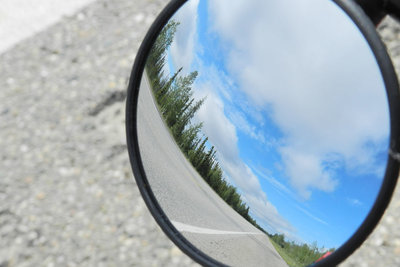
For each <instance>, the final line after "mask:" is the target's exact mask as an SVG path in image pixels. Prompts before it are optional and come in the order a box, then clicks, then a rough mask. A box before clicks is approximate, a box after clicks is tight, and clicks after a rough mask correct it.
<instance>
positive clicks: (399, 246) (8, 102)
mask: <svg viewBox="0 0 400 267" xmlns="http://www.w3.org/2000/svg"><path fill="white" fill-rule="evenodd" d="M166 3H167V0H134V1H132V0H129V1H128V0H98V1H96V2H95V3H93V4H91V5H89V6H87V7H85V8H84V9H82V10H81V11H79V12H78V13H76V14H75V15H73V16H70V17H64V18H63V19H62V21H60V22H59V23H58V24H56V25H54V26H52V27H50V28H48V29H46V30H45V31H43V32H41V33H39V34H37V35H35V36H34V37H32V38H29V39H27V40H25V41H23V42H21V43H19V44H18V45H16V46H15V47H14V48H13V49H11V50H9V51H7V52H6V53H4V54H2V55H0V62H1V64H0V88H1V90H0V147H1V151H0V266H1V267H6V266H197V264H195V263H194V262H193V261H192V260H190V259H189V258H188V257H187V256H186V255H184V254H182V252H180V250H179V249H177V248H176V247H175V246H174V245H173V244H172V242H171V241H169V240H168V239H167V238H166V236H165V235H164V234H163V233H162V231H161V230H160V228H159V227H158V226H157V225H156V223H155V222H154V220H153V219H152V217H151V215H150V213H149V212H148V211H147V209H146V207H145V204H144V203H143V201H142V199H141V196H140V194H139V191H138V189H137V186H136V184H135V182H134V180H133V177H132V172H131V167H130V164H129V159H128V155H127V151H126V142H125V128H124V98H125V90H126V87H127V83H128V78H129V74H130V70H131V67H132V63H133V60H134V58H135V56H136V52H137V50H138V47H139V45H140V42H141V40H142V39H143V37H144V34H145V33H146V31H147V29H148V27H149V26H150V24H151V22H152V21H153V20H154V19H155V16H156V15H157V14H158V13H159V12H160V11H161V9H162V7H163V6H164V5H165V4H166ZM379 31H380V33H381V35H382V36H383V39H384V40H385V43H386V44H387V46H388V48H389V50H390V53H391V55H392V56H393V59H394V63H395V66H396V69H397V71H399V70H400V27H399V24H396V23H395V22H394V21H392V20H386V21H385V23H384V24H383V25H381V26H380V28H379ZM399 73H400V72H399ZM399 220H400V189H399V188H397V190H396V193H395V197H394V199H393V201H392V203H391V204H390V207H389V209H388V210H387V212H386V214H385V216H384V218H383V220H382V222H381V223H380V225H379V226H378V228H377V229H376V230H375V232H374V233H373V234H372V235H371V236H370V238H369V239H368V240H367V241H366V243H365V244H364V245H363V246H362V247H361V248H360V249H359V250H358V251H356V253H355V254H354V255H353V256H352V257H350V258H349V259H348V260H347V261H345V262H344V263H343V264H342V266H400V257H399V256H400V226H399V224H398V223H397V222H398V221H399Z"/></svg>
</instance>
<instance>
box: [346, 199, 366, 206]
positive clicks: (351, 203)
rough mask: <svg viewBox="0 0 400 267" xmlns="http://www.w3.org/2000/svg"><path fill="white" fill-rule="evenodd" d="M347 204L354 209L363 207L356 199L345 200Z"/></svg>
mask: <svg viewBox="0 0 400 267" xmlns="http://www.w3.org/2000/svg"><path fill="white" fill-rule="evenodd" d="M347 202H348V203H349V204H350V205H352V206H354V207H360V206H363V205H364V204H363V203H362V202H361V201H360V200H358V199H356V198H349V197H348V198H347Z"/></svg>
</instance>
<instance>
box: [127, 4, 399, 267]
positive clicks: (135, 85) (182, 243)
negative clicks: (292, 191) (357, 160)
mask: <svg viewBox="0 0 400 267" xmlns="http://www.w3.org/2000/svg"><path fill="white" fill-rule="evenodd" d="M186 1H187V0H172V1H171V2H170V3H169V4H168V5H167V6H166V7H165V8H164V9H163V11H162V12H161V13H160V14H159V16H158V17H157V19H156V20H155V21H154V23H153V24H152V26H151V27H150V29H149V31H148V32H147V34H146V36H145V38H144V40H143V42H142V44H141V46H140V48H139V51H138V54H137V56H136V59H135V62H134V65H133V68H132V73H131V77H130V80H129V86H128V95H127V100H126V122H125V123H126V136H127V146H128V152H129V158H130V163H131V167H132V170H133V173H134V176H135V179H136V183H137V185H138V187H139V190H140V193H141V195H142V197H143V199H144V201H145V203H146V205H147V207H148V209H149V210H150V212H151V214H152V216H153V217H154V218H155V220H156V221H157V223H158V225H159V226H160V227H161V229H162V230H163V231H164V233H165V234H166V235H167V236H168V237H169V239H170V240H172V241H173V242H174V243H175V245H177V246H178V247H179V248H180V249H181V250H182V251H183V252H184V253H185V254H187V255H188V256H189V257H191V258H192V259H193V260H194V261H196V262H198V263H200V264H201V265H204V266H226V265H224V264H222V263H220V262H218V261H216V260H215V259H213V258H211V257H209V256H208V255H207V254H205V253H203V252H202V251H200V250H199V249H197V248H196V247H195V246H193V245H192V244H191V243H190V242H189V241H188V240H187V239H186V238H185V237H183V235H182V234H181V233H180V232H179V231H178V230H177V229H176V228H175V227H174V226H173V224H172V223H171V222H170V220H169V219H168V217H167V215H166V214H165V213H164V211H163V210H162V208H161V206H160V205H159V203H158V201H157V199H156V197H155V196H154V194H153V192H152V190H151V186H150V184H149V182H148V180H147V177H146V173H145V171H144V168H143V164H142V160H141V156H140V150H139V144H138V135H137V118H136V116H137V103H138V96H139V88H140V82H141V78H142V74H143V70H144V67H145V63H146V59H147V56H148V54H149V52H150V49H151V47H152V45H153V43H154V42H155V40H156V38H157V36H158V34H159V33H160V31H161V29H162V28H163V27H164V25H165V24H166V23H167V22H168V20H169V19H170V18H171V17H172V16H173V14H174V13H175V12H176V11H177V10H178V9H179V8H180V7H181V6H182V5H183V4H184V3H186ZM332 1H333V2H334V3H336V4H337V5H338V6H339V7H341V8H342V10H343V11H344V12H345V13H346V14H347V15H348V16H349V17H350V18H351V19H352V20H353V22H354V23H355V24H356V25H357V27H358V28H359V30H360V31H361V32H362V34H363V35H364V37H365V39H366V40H367V42H368V44H369V46H370V47H371V49H372V51H373V53H374V55H375V58H376V60H377V63H378V65H379V67H380V70H381V74H382V77H383V81H384V84H385V87H386V93H387V97H388V103H389V110H390V128H391V129H390V148H389V153H388V162H387V166H386V172H385V176H384V180H383V182H382V186H381V189H380V191H379V194H378V196H377V198H376V201H375V203H374V205H373V207H372V208H371V210H370V212H369V213H368V215H367V217H366V219H365V220H364V222H363V223H362V224H361V226H360V227H359V228H358V229H357V231H356V232H355V233H354V234H353V235H352V236H351V237H350V238H349V239H348V240H347V241H346V242H345V243H344V244H343V245H342V246H341V247H339V248H338V249H337V250H336V251H335V252H334V253H332V254H331V255H330V256H329V257H327V258H325V259H323V260H321V261H319V262H317V263H314V264H312V265H311V266H315V267H319V266H335V265H337V264H339V263H340V262H342V261H343V260H344V259H346V258H347V257H348V256H349V255H351V254H352V253H353V252H354V251H355V250H356V249H357V248H358V247H360V245H361V244H362V243H363V242H364V241H365V240H366V239H367V237H368V236H369V235H370V233H371V232H372V231H373V229H374V228H375V227H376V225H377V224H378V222H379V220H380V219H381V217H382V215H383V213H384V211H385V209H386V208H387V206H388V204H389V202H390V199H391V197H392V194H393V192H394V189H395V186H396V183H397V179H398V175H399V161H400V153H399V152H400V125H399V124H398V122H399V121H400V120H399V119H400V93H399V84H398V80H397V76H396V73H395V71H394V67H393V64H392V62H391V60H390V57H389V55H388V54H387V52H386V48H385V45H384V44H383V42H382V41H381V39H380V37H379V35H378V33H377V32H376V30H375V26H374V24H373V23H372V22H371V20H370V19H369V18H368V17H367V15H365V13H364V11H363V10H362V9H361V7H360V6H358V5H357V4H356V3H355V2H353V1H348V0H332Z"/></svg>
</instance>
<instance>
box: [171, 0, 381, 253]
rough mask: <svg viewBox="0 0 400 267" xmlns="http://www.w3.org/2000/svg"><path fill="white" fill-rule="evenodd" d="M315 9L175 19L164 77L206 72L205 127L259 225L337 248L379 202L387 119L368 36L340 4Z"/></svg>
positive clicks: (200, 11)
mask: <svg viewBox="0 0 400 267" xmlns="http://www.w3.org/2000/svg"><path fill="white" fill-rule="evenodd" d="M317 2H318V1H317ZM317 2H316V0H310V1H308V2H306V4H304V3H303V4H302V6H299V7H298V8H299V9H296V11H297V12H298V14H299V15H298V16H296V15H295V14H291V13H290V10H292V9H290V10H286V9H284V7H285V5H287V4H288V2H287V1H270V2H268V3H264V2H262V3H261V2H258V3H256V1H252V2H249V3H246V7H243V6H242V5H243V3H234V4H233V3H231V4H230V7H231V8H230V9H229V11H228V10H224V8H223V7H222V6H219V5H220V4H221V3H223V1H218V2H212V1H198V0H194V1H189V2H187V3H186V4H185V5H184V6H183V7H182V9H181V10H179V11H178V12H177V13H176V14H175V15H174V17H173V18H172V19H173V20H176V21H179V22H180V25H179V26H178V28H177V32H176V36H175V38H174V41H173V43H172V45H171V48H170V49H169V50H168V56H167V61H168V64H167V65H168V66H166V69H165V72H166V73H167V74H168V73H169V74H172V73H174V72H175V71H176V70H177V69H178V68H180V67H183V71H182V73H183V75H185V74H187V73H189V72H191V71H194V70H196V71H198V72H199V76H198V79H197V80H196V82H195V84H194V89H195V97H196V99H201V98H203V97H205V96H207V99H206V101H205V102H204V105H203V106H202V107H201V108H200V110H199V111H198V114H197V115H196V116H195V120H196V121H198V122H203V123H204V126H203V131H204V133H205V135H207V136H208V137H209V138H210V144H212V145H215V146H216V149H217V150H218V154H217V157H218V160H219V161H220V162H221V166H222V169H223V170H224V175H225V177H226V178H227V179H228V180H229V182H230V183H231V184H232V185H234V186H235V187H237V188H238V190H239V192H240V194H241V195H242V198H243V200H244V202H246V203H247V204H248V205H249V207H250V212H251V216H252V217H253V218H255V219H256V221H257V223H258V224H260V226H261V227H263V228H264V229H265V230H266V231H268V233H270V234H275V233H278V234H284V235H285V237H286V238H288V240H292V241H295V242H297V243H308V244H311V243H313V242H314V241H316V242H317V243H318V246H319V247H322V246H323V247H325V248H326V249H329V248H338V247H340V246H341V245H342V244H343V243H344V242H345V241H346V240H347V239H348V238H350V236H351V235H352V234H353V233H354V232H355V230H356V229H357V228H358V226H359V225H360V224H361V222H362V221H363V220H364V218H365V216H366V215H367V213H368V212H369V210H370V208H371V206H372V204H373V203H374V201H375V198H376V195H377V193H378V190H377V189H378V188H379V187H380V185H381V182H382V177H383V173H384V170H385V166H386V160H387V148H388V136H389V118H388V116H389V112H388V105H387V101H386V95H385V90H384V85H383V81H382V77H381V75H380V71H379V68H378V66H377V64H376V60H375V58H374V57H373V54H372V53H371V51H370V49H369V47H368V45H367V43H366V42H365V40H363V36H362V35H361V34H360V33H359V31H358V29H357V28H356V27H355V26H354V25H353V23H352V22H351V21H350V20H349V18H347V16H346V15H345V14H344V13H343V11H341V10H340V9H339V7H337V6H335V4H334V3H319V4H316V3H317ZM228 4H229V3H228ZM271 4H273V5H274V12H269V13H268V10H270V9H269V8H268V5H271ZM290 4H291V5H296V4H295V3H290ZM307 4H310V5H312V6H313V13H312V14H311V15H309V16H307V18H306V16H301V15H300V14H302V13H301V12H305V13H307V12H309V9H308V7H307ZM260 5H261V6H262V7H259V6H260ZM257 7H259V8H257ZM279 7H282V10H284V11H285V12H284V11H282V10H281V11H282V13H280V12H277V11H276V10H277V9H279ZM338 11H339V12H338ZM260 12H266V13H268V14H259V13H260ZM275 13H276V14H275ZM253 14H258V16H255V15H253ZM312 16H315V17H314V18H313V17H312ZM285 18H286V19H285ZM332 18H334V19H332ZM316 19H318V20H319V21H320V22H321V23H320V25H315V23H314V21H315V20H316ZM241 22H248V23H249V24H248V25H244V24H243V23H241ZM278 22H279V23H278ZM283 22H285V23H283ZM297 24H298V25H297ZM305 25H312V26H313V27H305ZM338 25H341V27H338ZM260 26H262V27H261V28H260ZM261 29H262V31H261ZM284 29H286V31H284ZM305 29H309V30H305ZM335 29H336V30H335ZM337 29H340V32H338V31H337ZM283 32H284V34H283ZM260 33H262V34H261V35H260ZM328 33H329V34H328ZM343 37H346V38H343ZM323 38H325V39H323ZM341 40H344V41H341ZM293 44H296V46H295V47H294V46H293ZM293 48H295V49H293ZM349 55H350V56H351V57H349ZM348 58H351V59H352V60H347V59H348ZM365 73H368V74H365ZM376 88H382V89H381V90H378V89H376ZM338 107H340V108H338ZM339 133H340V134H339ZM338 207H340V208H338ZM343 218H346V220H343Z"/></svg>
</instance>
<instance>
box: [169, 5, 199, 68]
mask: <svg viewBox="0 0 400 267" xmlns="http://www.w3.org/2000/svg"><path fill="white" fill-rule="evenodd" d="M198 5H199V0H192V1H188V2H187V3H186V4H185V5H183V6H182V7H181V9H180V10H179V12H177V13H176V14H175V15H174V16H173V18H172V19H173V20H175V21H178V22H180V25H179V26H178V28H177V31H176V33H175V36H174V41H173V43H172V44H171V47H170V51H171V54H172V59H173V63H174V66H175V67H176V69H179V68H181V67H183V70H182V74H187V73H188V72H189V70H190V66H191V65H192V62H193V57H194V55H195V53H194V48H195V46H196V43H197V35H196V30H197V7H198Z"/></svg>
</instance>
